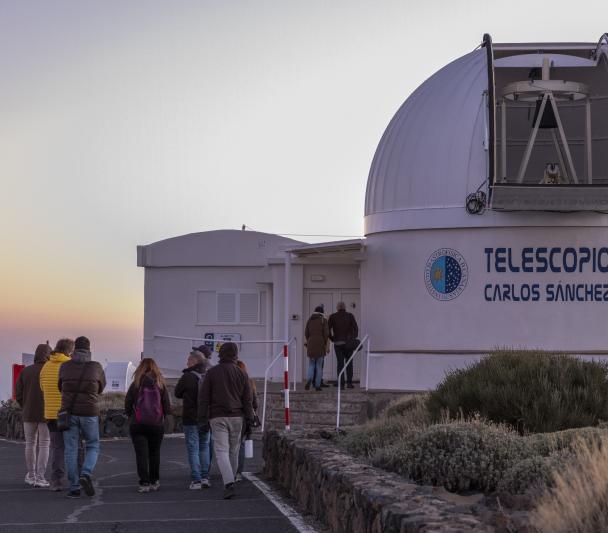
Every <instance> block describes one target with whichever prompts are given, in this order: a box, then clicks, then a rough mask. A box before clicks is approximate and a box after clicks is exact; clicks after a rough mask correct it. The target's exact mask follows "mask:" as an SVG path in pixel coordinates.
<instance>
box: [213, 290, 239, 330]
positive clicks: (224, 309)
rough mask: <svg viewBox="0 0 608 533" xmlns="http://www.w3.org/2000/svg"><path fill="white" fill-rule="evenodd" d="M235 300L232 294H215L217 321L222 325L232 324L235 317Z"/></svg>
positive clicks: (234, 321) (234, 294)
mask: <svg viewBox="0 0 608 533" xmlns="http://www.w3.org/2000/svg"><path fill="white" fill-rule="evenodd" d="M236 305H237V299H236V293H234V292H218V293H217V321H218V322H220V323H222V324H234V323H236V321H237V320H236V317H237V309H236Z"/></svg>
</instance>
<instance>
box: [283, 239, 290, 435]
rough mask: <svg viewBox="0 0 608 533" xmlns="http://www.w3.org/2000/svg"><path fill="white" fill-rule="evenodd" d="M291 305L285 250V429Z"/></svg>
mask: <svg viewBox="0 0 608 533" xmlns="http://www.w3.org/2000/svg"><path fill="white" fill-rule="evenodd" d="M290 307H291V252H290V251H286V252H285V344H284V345H283V358H284V360H285V376H284V389H285V431H289V430H290V429H291V427H290V424H289V346H288V345H289V319H290V316H289V311H290Z"/></svg>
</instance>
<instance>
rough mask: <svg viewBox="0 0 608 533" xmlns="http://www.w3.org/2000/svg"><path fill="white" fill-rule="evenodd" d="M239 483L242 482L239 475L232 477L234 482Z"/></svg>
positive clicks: (241, 477)
mask: <svg viewBox="0 0 608 533" xmlns="http://www.w3.org/2000/svg"><path fill="white" fill-rule="evenodd" d="M239 481H243V476H242V475H241V474H237V475H236V476H234V482H235V483H238V482H239Z"/></svg>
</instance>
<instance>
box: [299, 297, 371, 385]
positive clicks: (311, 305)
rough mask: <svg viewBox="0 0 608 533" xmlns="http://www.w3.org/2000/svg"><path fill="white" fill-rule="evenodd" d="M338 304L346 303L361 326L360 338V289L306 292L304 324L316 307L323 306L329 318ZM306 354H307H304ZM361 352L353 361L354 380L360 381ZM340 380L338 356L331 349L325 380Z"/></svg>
mask: <svg viewBox="0 0 608 533" xmlns="http://www.w3.org/2000/svg"><path fill="white" fill-rule="evenodd" d="M338 302H344V303H345V304H346V310H347V311H348V312H349V313H352V314H353V315H354V317H355V320H356V321H357V324H358V325H359V338H361V337H362V335H363V328H362V325H361V295H360V292H359V289H325V290H308V289H306V290H305V291H304V317H305V320H304V324H306V321H307V320H308V318H309V317H310V315H311V314H312V313H313V312H314V310H315V307H317V306H319V305H322V306H323V308H324V309H325V316H326V317H327V318H329V315H331V314H332V313H334V312H335V311H336V304H337V303H338ZM304 353H306V352H304ZM361 358H362V354H361V352H360V353H358V354H357V355H356V356H355V358H354V360H353V380H354V381H360V376H361ZM303 363H304V367H303V374H302V375H303V376H304V377H305V376H306V370H307V368H308V358H307V357H303ZM337 378H338V373H337V362H336V354H335V352H334V349H333V345H332V347H331V351H330V353H329V354H328V355H327V357H326V358H325V367H324V369H323V379H324V380H325V381H326V382H328V381H336V380H337Z"/></svg>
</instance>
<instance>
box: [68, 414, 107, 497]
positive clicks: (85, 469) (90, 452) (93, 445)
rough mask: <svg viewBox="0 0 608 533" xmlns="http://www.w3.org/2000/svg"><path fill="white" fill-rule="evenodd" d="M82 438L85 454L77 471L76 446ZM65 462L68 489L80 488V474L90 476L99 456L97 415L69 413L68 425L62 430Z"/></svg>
mask: <svg viewBox="0 0 608 533" xmlns="http://www.w3.org/2000/svg"><path fill="white" fill-rule="evenodd" d="M81 435H82V438H83V439H84V443H85V454H84V461H83V463H82V469H80V472H78V470H79V469H78V446H79V442H80V437H81ZM63 442H64V445H65V464H66V467H67V471H68V481H69V482H70V490H78V489H80V483H79V482H78V480H79V479H80V477H81V476H91V475H92V474H93V469H94V468H95V465H96V464H97V457H98V456H99V417H98V416H77V415H70V427H69V428H68V429H66V430H65V431H64V432H63Z"/></svg>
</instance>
